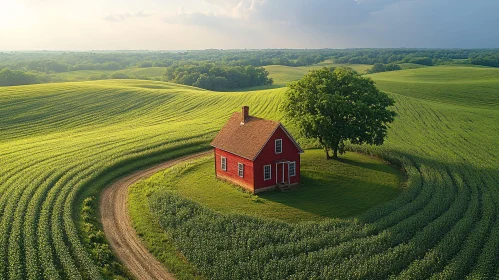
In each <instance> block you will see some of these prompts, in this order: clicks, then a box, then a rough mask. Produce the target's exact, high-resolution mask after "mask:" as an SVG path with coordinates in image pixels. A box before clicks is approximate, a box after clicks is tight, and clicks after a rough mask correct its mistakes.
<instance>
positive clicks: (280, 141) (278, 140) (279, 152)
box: [275, 139, 282, 154]
mask: <svg viewBox="0 0 499 280" xmlns="http://www.w3.org/2000/svg"><path fill="white" fill-rule="evenodd" d="M278 142H279V143H280V145H279V148H281V150H280V151H277V143H278ZM275 153H276V154H282V139H276V140H275Z"/></svg>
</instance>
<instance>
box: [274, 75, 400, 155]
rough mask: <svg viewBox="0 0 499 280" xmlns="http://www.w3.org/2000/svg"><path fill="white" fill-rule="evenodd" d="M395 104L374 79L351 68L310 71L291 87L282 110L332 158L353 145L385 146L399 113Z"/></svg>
mask: <svg viewBox="0 0 499 280" xmlns="http://www.w3.org/2000/svg"><path fill="white" fill-rule="evenodd" d="M394 104H395V101H394V100H393V99H392V98H390V97H389V96H388V95H387V94H386V93H384V92H381V91H380V90H379V89H378V88H377V87H376V86H375V84H374V82H373V81H372V80H371V79H370V78H364V77H362V76H361V75H359V74H358V73H357V72H355V71H354V70H353V69H350V68H343V67H340V68H335V69H328V68H323V69H319V70H314V71H310V72H309V74H308V75H306V76H304V77H303V78H302V79H301V80H299V81H297V82H293V83H291V84H290V85H289V89H288V90H287V92H286V99H285V101H284V103H283V105H282V107H281V109H282V110H283V111H284V114H285V117H286V118H288V119H289V120H290V121H291V122H293V123H295V124H296V125H297V127H298V128H299V130H300V132H301V133H302V134H303V135H304V136H305V137H307V138H314V139H317V140H318V142H319V143H320V144H321V146H322V147H323V148H324V150H325V151H326V157H327V158H330V155H329V151H330V150H332V151H333V158H338V153H344V144H345V141H349V142H350V143H352V144H370V145H381V144H383V142H384V140H385V138H386V135H387V130H388V125H389V124H390V123H392V122H393V121H394V118H395V116H396V113H395V112H394V111H391V110H389V109H388V107H390V106H393V105H394Z"/></svg>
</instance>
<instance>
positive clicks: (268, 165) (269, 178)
mask: <svg viewBox="0 0 499 280" xmlns="http://www.w3.org/2000/svg"><path fill="white" fill-rule="evenodd" d="M267 167H268V168H269V177H268V178H267V177H265V175H266V173H265V168H267ZM263 180H264V181H268V180H272V165H271V164H267V165H264V166H263Z"/></svg>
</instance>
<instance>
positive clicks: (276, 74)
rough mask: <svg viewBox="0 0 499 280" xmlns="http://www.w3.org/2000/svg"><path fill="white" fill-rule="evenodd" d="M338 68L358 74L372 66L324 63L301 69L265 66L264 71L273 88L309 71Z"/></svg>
mask: <svg viewBox="0 0 499 280" xmlns="http://www.w3.org/2000/svg"><path fill="white" fill-rule="evenodd" d="M340 66H343V67H350V68H353V69H355V70H356V71H357V72H359V73H365V71H366V70H367V69H370V68H371V67H372V65H366V64H334V63H332V62H331V61H325V62H322V63H319V64H316V65H311V66H302V67H290V66H282V65H269V66H265V69H267V71H269V76H270V77H271V78H272V79H274V86H275V87H284V86H286V85H287V84H288V83H290V82H292V81H296V80H298V79H300V78H301V77H303V76H304V75H305V74H307V73H308V71H310V70H313V69H319V68H321V67H340Z"/></svg>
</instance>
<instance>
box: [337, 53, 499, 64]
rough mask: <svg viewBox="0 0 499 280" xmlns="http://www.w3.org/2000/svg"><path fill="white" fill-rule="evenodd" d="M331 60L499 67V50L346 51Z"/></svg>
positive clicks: (362, 62)
mask: <svg viewBox="0 0 499 280" xmlns="http://www.w3.org/2000/svg"><path fill="white" fill-rule="evenodd" d="M330 59H333V60H334V61H335V62H336V63H345V64H375V63H382V64H390V63H415V64H420V65H427V66H433V65H442V64H474V65H484V66H492V67H499V49H346V50H337V52H336V53H334V54H333V55H332V56H331V57H330Z"/></svg>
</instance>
